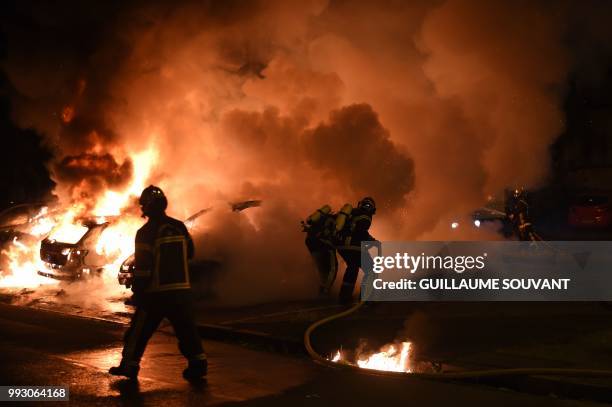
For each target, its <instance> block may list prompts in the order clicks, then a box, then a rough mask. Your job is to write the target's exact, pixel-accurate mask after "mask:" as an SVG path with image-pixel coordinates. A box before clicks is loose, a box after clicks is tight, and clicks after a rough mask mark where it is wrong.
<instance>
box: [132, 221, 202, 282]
mask: <svg viewBox="0 0 612 407" xmlns="http://www.w3.org/2000/svg"><path fill="white" fill-rule="evenodd" d="M193 252H194V248H193V241H192V239H191V236H190V235H189V232H188V231H187V228H186V227H185V225H184V224H183V222H181V221H179V220H176V219H173V218H171V217H169V216H166V215H165V214H164V215H162V216H160V217H155V218H149V220H148V222H147V223H145V224H144V226H143V227H141V228H140V229H139V230H138V232H137V233H136V251H135V254H134V256H135V259H134V266H135V271H134V285H133V288H132V289H133V291H134V293H135V294H137V293H138V294H142V293H155V292H162V291H172V290H184V289H189V288H191V285H190V281H189V267H188V263H187V261H188V259H191V258H192V257H193Z"/></svg>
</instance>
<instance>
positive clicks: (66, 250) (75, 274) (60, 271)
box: [38, 218, 111, 281]
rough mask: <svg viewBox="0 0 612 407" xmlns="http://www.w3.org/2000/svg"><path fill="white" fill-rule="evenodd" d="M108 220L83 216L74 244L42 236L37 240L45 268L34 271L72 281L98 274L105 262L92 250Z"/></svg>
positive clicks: (108, 223) (45, 275)
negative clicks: (84, 229)
mask: <svg viewBox="0 0 612 407" xmlns="http://www.w3.org/2000/svg"><path fill="white" fill-rule="evenodd" d="M110 223H111V222H109V221H100V220H98V219H95V218H93V219H86V220H83V221H81V222H80V224H81V226H83V227H85V228H86V231H85V233H84V234H83V235H82V236H81V237H80V238H79V240H78V241H77V242H75V243H69V242H61V241H58V240H55V239H52V238H49V237H47V238H45V239H43V240H42V242H41V243H40V259H41V260H42V261H43V262H44V264H45V268H44V269H42V270H38V274H39V275H41V276H44V277H49V278H53V279H56V280H65V281H74V280H79V279H82V278H88V277H93V276H96V275H100V274H101V273H102V271H103V270H104V266H105V264H106V262H105V258H104V256H101V255H99V254H98V253H97V252H96V249H95V247H96V243H97V241H98V238H99V237H100V235H101V234H102V232H103V231H104V229H106V228H107V227H108V225H110Z"/></svg>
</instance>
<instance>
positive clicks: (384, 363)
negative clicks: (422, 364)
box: [329, 342, 412, 373]
mask: <svg viewBox="0 0 612 407" xmlns="http://www.w3.org/2000/svg"><path fill="white" fill-rule="evenodd" d="M410 357H411V343H410V342H401V343H392V344H387V345H385V346H383V347H382V348H381V349H380V350H379V351H378V352H375V353H372V354H367V355H366V354H365V353H358V354H357V356H356V363H351V362H350V361H348V360H346V358H345V356H344V354H343V353H342V352H341V351H337V352H336V353H335V354H334V356H332V357H331V358H329V360H331V361H332V362H336V363H348V364H351V365H354V366H358V367H360V368H362V369H373V370H384V371H388V372H404V373H411V372H412V368H411V366H410Z"/></svg>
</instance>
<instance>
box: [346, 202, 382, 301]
mask: <svg viewBox="0 0 612 407" xmlns="http://www.w3.org/2000/svg"><path fill="white" fill-rule="evenodd" d="M375 213H376V203H375V202H374V199H372V198H370V197H365V198H363V199H362V200H361V201H359V203H358V204H357V207H356V208H353V207H352V206H351V205H350V204H345V205H344V206H343V207H342V209H341V210H340V212H339V213H338V215H337V216H336V232H337V236H338V252H339V253H340V256H342V259H344V261H345V263H346V271H345V272H344V277H343V279H342V286H341V287H340V302H341V303H343V304H346V303H350V302H351V299H352V297H353V290H354V288H355V282H356V281H357V276H358V273H359V268H360V267H361V269H362V270H371V269H372V258H371V257H370V255H369V253H367V252H365V253H364V260H365V261H367V262H369V263H370V264H361V243H362V242H365V241H376V239H374V237H372V235H370V232H369V229H370V226H371V225H372V217H373V216H374V214H375ZM377 243H378V242H377Z"/></svg>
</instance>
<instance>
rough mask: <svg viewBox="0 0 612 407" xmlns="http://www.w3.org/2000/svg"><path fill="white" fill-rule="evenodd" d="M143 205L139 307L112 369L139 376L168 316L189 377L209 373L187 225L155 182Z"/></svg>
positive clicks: (138, 255)
mask: <svg viewBox="0 0 612 407" xmlns="http://www.w3.org/2000/svg"><path fill="white" fill-rule="evenodd" d="M139 203H140V207H141V209H142V214H143V217H147V218H148V220H147V223H145V225H144V226H143V227H141V228H140V229H139V230H138V232H137V233H136V252H135V271H134V283H133V285H132V291H133V292H134V302H135V305H136V311H135V313H134V315H133V316H132V320H131V322H130V327H129V328H128V330H127V331H126V333H125V336H124V347H123V352H122V359H121V363H120V364H119V366H116V367H112V368H111V369H110V370H109V373H111V374H113V375H116V376H126V377H129V378H132V379H134V378H136V377H137V375H138V371H139V368H140V367H139V366H140V359H141V358H142V355H143V353H144V350H145V348H146V346H147V342H148V341H149V339H150V338H151V336H152V335H153V333H154V332H155V330H156V329H157V327H158V326H159V324H160V323H161V321H162V319H164V318H167V319H168V320H169V321H170V323H171V324H172V327H173V328H174V332H175V334H176V336H177V338H178V341H179V349H180V351H181V353H182V354H183V356H185V358H187V360H188V366H187V368H186V369H185V370H184V371H183V376H184V377H185V379H188V380H191V379H197V378H201V377H203V376H205V375H206V373H207V368H208V362H207V360H206V354H205V353H204V350H203V348H202V342H201V339H200V336H199V334H198V330H197V327H196V324H195V317H194V309H193V298H192V293H191V286H190V282H189V268H188V264H187V260H188V258H191V257H193V251H194V248H193V241H192V240H191V236H189V232H188V231H187V228H186V227H185V225H184V224H183V223H182V222H181V221H179V220H176V219H173V218H171V217H169V216H167V215H166V212H165V211H166V207H167V206H168V201H167V199H166V197H165V195H164V193H163V192H162V190H161V189H159V188H158V187H156V186H153V185H150V186H148V187H147V188H145V189H144V191H142V195H141V196H140V200H139Z"/></svg>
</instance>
